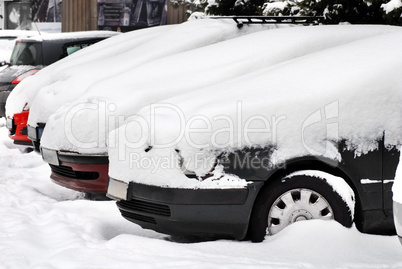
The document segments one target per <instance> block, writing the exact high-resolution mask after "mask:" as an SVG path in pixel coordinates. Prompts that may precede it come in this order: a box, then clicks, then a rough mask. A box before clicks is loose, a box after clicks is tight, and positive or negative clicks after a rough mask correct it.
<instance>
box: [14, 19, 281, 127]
mask: <svg viewBox="0 0 402 269" xmlns="http://www.w3.org/2000/svg"><path fill="white" fill-rule="evenodd" d="M284 27H285V26H284ZM267 28H276V27H275V26H272V25H271V26H267V25H255V26H252V27H245V28H244V29H241V30H239V29H238V28H237V27H236V24H235V23H234V22H233V21H228V20H225V21H219V20H202V21H194V22H188V23H183V24H180V25H169V26H159V27H153V28H148V29H143V30H137V31H133V32H129V33H124V34H121V35H119V37H114V38H111V40H107V41H103V42H101V43H102V44H95V45H96V46H91V47H89V48H86V49H85V50H81V51H79V52H78V53H79V54H77V53H75V54H74V55H72V56H69V57H67V58H65V59H63V60H62V61H59V62H58V63H56V64H53V65H51V66H49V67H47V68H45V69H43V70H41V71H40V72H38V73H37V74H36V75H35V76H33V77H30V78H28V79H29V80H28V81H26V82H25V83H24V81H25V80H24V81H23V82H22V83H20V85H18V86H17V87H16V89H14V91H13V92H12V93H11V95H10V97H9V99H8V102H7V106H6V110H7V115H8V116H12V115H13V114H15V113H19V112H20V111H22V109H23V107H24V106H25V104H26V103H28V106H30V105H31V104H32V108H34V107H35V106H38V107H41V109H36V110H35V109H31V115H30V118H29V124H31V125H33V126H36V124H37V122H46V121H47V119H48V117H49V116H50V115H51V114H53V113H54V112H55V111H56V110H57V109H58V108H59V107H60V106H62V105H63V104H66V103H68V102H72V101H75V100H76V99H77V98H78V97H79V96H81V95H82V94H84V92H85V91H87V90H90V89H91V88H93V87H94V86H93V84H95V83H96V82H98V81H100V80H105V81H106V79H107V78H112V79H113V78H115V77H117V76H118V75H120V74H123V73H125V72H134V71H132V70H133V69H135V68H136V67H138V66H140V65H142V64H144V63H147V62H150V61H154V60H157V59H160V58H163V57H165V56H169V55H172V54H175V53H180V52H184V51H187V50H191V49H193V48H196V47H202V46H207V45H209V44H212V43H216V42H219V41H222V40H226V39H230V38H234V37H236V36H239V35H244V34H247V33H249V32H254V31H259V30H263V29H267ZM98 48H99V49H98ZM83 74H85V75H84V76H83ZM121 76H123V75H121ZM133 76H134V77H135V76H136V75H135V72H134V73H133V74H130V75H127V74H126V75H124V79H123V80H125V81H126V80H127V78H128V77H129V78H131V77H133ZM67 78H68V79H67ZM115 85H116V84H113V86H112V88H113V90H115V89H114V88H115ZM39 90H40V91H41V93H39V94H38V97H37V98H36V100H37V101H33V98H34V97H35V96H36V93H37V92H38V91H39ZM108 90H109V92H111V91H110V88H109V89H108ZM50 92H52V94H48V93H50ZM51 96H53V97H51ZM48 97H50V98H52V99H51V100H49V98H48ZM44 102H46V105H44ZM35 103H36V105H35Z"/></svg>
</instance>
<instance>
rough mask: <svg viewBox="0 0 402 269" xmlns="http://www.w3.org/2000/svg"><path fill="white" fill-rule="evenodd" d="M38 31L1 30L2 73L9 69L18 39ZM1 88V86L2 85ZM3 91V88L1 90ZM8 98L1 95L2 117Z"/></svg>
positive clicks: (0, 66)
mask: <svg viewBox="0 0 402 269" xmlns="http://www.w3.org/2000/svg"><path fill="white" fill-rule="evenodd" d="M37 34H38V32H36V31H25V30H1V31H0V72H1V71H2V70H4V69H6V68H7V67H8V63H9V62H10V57H11V53H12V51H13V48H14V46H15V41H16V40H17V39H18V38H23V37H29V36H33V35H37ZM0 87H1V85H0ZM0 89H1V88H0ZM6 97H7V96H3V95H2V94H1V93H0V117H4V104H5V103H6V99H5V98H6Z"/></svg>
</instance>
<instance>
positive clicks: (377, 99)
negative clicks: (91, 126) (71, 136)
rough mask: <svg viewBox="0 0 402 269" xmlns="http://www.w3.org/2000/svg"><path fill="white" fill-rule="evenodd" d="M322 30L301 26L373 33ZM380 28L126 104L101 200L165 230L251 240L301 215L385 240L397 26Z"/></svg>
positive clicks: (397, 100)
mask: <svg viewBox="0 0 402 269" xmlns="http://www.w3.org/2000/svg"><path fill="white" fill-rule="evenodd" d="M332 27H333V28H331V27H329V26H318V27H312V28H311V29H312V30H316V31H317V33H320V35H321V37H323V35H324V34H325V32H327V33H331V34H334V36H335V32H336V29H343V30H344V31H345V32H348V31H353V29H355V30H356V29H359V31H356V32H355V34H356V35H357V34H358V33H359V32H360V31H363V30H364V29H379V28H376V27H377V26H375V27H374V28H371V27H372V26H347V27H346V26H332ZM345 27H346V28H345ZM355 27H357V28H355ZM380 28H382V27H380ZM292 30H293V29H292ZM297 30H298V31H301V30H304V29H297ZM279 31H285V30H279ZM382 31H383V32H382V34H376V35H371V36H366V37H365V38H360V39H359V38H356V39H355V40H349V42H344V43H343V44H339V45H334V46H332V47H331V46H329V47H327V48H322V50H320V51H316V52H312V53H309V54H306V55H303V56H301V57H296V58H294V59H289V60H288V61H285V62H281V63H279V64H276V65H273V66H268V67H266V68H261V69H258V70H256V71H255V72H252V73H248V74H245V75H242V76H238V77H236V78H234V79H232V80H228V81H224V82H222V83H217V84H213V85H210V86H209V87H202V88H200V89H199V90H197V91H192V92H189V93H185V94H182V95H177V96H173V97H171V98H167V99H165V100H161V101H160V102H158V103H154V104H150V105H148V106H145V107H144V108H142V109H141V110H140V111H136V110H135V109H133V110H132V113H133V114H135V116H133V117H131V118H129V119H127V120H126V122H125V124H123V125H121V126H120V127H119V128H117V129H115V130H114V131H112V132H111V133H110V135H109V137H110V138H112V139H110V142H109V147H108V153H109V176H110V180H109V185H108V193H107V195H108V196H109V197H111V198H114V199H116V200H118V203H117V206H118V208H119V209H120V211H121V214H122V216H123V217H125V218H126V219H128V220H129V221H132V222H134V223H137V224H139V225H141V226H142V227H143V228H147V229H153V230H155V231H158V232H161V233H166V234H171V235H180V236H183V235H191V236H199V235H203V236H205V235H207V236H217V237H220V238H235V239H245V238H248V239H251V240H252V241H255V242H260V241H262V240H263V239H264V237H265V236H266V235H273V234H277V233H279V232H280V231H282V230H283V229H286V227H288V226H289V225H291V224H292V223H294V222H297V221H303V220H310V219H320V220H336V221H338V222H339V223H341V224H342V225H344V226H346V227H350V226H351V225H352V224H353V223H355V225H356V227H357V228H358V229H359V230H360V231H362V232H365V233H373V234H393V233H394V232H395V228H394V223H393V218H392V193H391V187H392V183H393V180H394V178H395V171H396V167H397V164H398V162H399V156H400V151H399V146H400V145H401V143H402V117H401V115H402V114H401V106H400V104H401V101H402V100H401V94H402V77H401V76H400V70H401V68H402V51H401V50H400V46H399V44H401V42H402V30H401V29H400V28H395V27H389V26H383V28H382ZM334 36H332V37H326V39H328V40H330V39H331V38H334ZM306 38H307V35H306ZM288 40H289V37H285V35H283V36H282V41H283V42H284V43H285V44H286V43H287V41H288ZM299 49H300V50H301V49H307V47H306V46H302V47H299ZM226 68H228V69H230V66H226ZM49 134H50V133H49ZM49 138H50V136H49ZM397 212H398V211H397ZM397 214H398V213H397Z"/></svg>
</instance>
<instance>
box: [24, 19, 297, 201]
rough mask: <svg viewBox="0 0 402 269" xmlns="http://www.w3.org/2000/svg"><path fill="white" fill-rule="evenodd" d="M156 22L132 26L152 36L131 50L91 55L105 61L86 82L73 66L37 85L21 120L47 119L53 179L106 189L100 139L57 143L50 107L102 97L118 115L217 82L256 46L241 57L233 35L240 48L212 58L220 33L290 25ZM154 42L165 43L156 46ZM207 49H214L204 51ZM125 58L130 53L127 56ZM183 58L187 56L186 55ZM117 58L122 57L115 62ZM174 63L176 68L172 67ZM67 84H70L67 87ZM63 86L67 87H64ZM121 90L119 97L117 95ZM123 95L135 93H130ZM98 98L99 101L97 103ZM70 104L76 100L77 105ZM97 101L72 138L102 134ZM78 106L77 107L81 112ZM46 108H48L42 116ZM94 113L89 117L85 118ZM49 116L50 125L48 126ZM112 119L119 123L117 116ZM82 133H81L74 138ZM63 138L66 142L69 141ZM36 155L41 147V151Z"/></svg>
mask: <svg viewBox="0 0 402 269" xmlns="http://www.w3.org/2000/svg"><path fill="white" fill-rule="evenodd" d="M158 28H159V27H158ZM158 28H150V29H147V30H140V31H139V32H137V31H135V33H138V34H141V35H142V34H144V33H147V36H149V35H153V37H152V38H150V39H148V40H147V41H144V42H142V43H140V44H139V45H137V46H136V47H134V46H133V48H132V49H130V50H128V51H125V52H124V53H122V54H121V55H116V56H114V57H111V58H109V59H108V58H106V57H98V60H97V61H96V62H95V61H94V62H93V63H91V66H108V67H109V68H108V69H107V70H100V71H99V72H96V74H93V76H92V77H90V78H89V80H90V81H91V83H85V84H83V83H82V81H81V73H82V72H77V73H75V74H76V75H77V76H74V77H73V76H72V77H71V78H70V79H69V80H68V81H64V79H63V77H64V74H63V73H59V77H60V80H56V82H52V83H53V84H51V85H48V86H47V88H46V91H40V92H38V94H37V96H36V97H35V100H34V101H33V103H32V106H31V113H30V116H29V120H28V124H29V126H36V127H37V128H36V130H34V129H31V128H30V127H29V128H28V133H29V134H31V133H33V134H34V135H35V132H37V133H38V130H43V129H42V128H43V125H42V126H41V127H42V128H41V127H39V126H40V125H39V124H40V123H46V127H45V128H44V130H45V131H44V132H43V133H45V132H47V131H46V130H48V132H55V134H54V135H55V141H56V140H57V144H58V145H57V147H54V146H52V147H51V149H57V151H58V154H59V158H60V162H58V163H57V164H54V163H52V165H51V168H52V174H51V178H52V179H53V181H55V182H56V183H58V184H60V185H62V186H65V187H68V188H72V189H75V190H79V191H83V192H86V193H91V194H92V193H95V194H101V195H103V196H104V195H105V194H106V188H107V181H108V175H107V171H108V158H107V148H106V144H105V143H106V141H105V140H102V141H99V143H97V145H96V146H95V147H94V148H88V147H87V145H83V147H81V148H75V146H73V147H70V146H69V145H67V144H64V142H63V140H64V138H63V137H62V136H64V135H62V136H59V134H60V133H59V132H64V128H65V127H66V126H65V127H62V129H60V128H58V127H56V128H53V126H52V125H53V123H52V121H53V120H54V117H57V116H56V114H59V113H62V112H61V111H65V110H66V109H67V110H70V109H71V108H72V109H73V110H74V111H75V110H76V109H77V108H79V107H80V106H81V104H82V103H86V102H87V103H88V105H89V107H91V106H92V105H95V106H96V107H97V108H100V107H98V104H99V105H100V106H102V107H103V104H105V105H106V107H104V108H105V109H106V110H107V111H105V113H108V114H109V113H112V114H113V115H115V113H122V114H121V115H124V113H125V109H126V108H129V107H141V104H143V103H144V102H148V101H152V100H159V98H163V96H168V95H171V94H173V93H174V92H178V91H190V90H192V89H194V88H195V87H197V85H198V83H201V84H204V85H208V84H209V83H216V82H217V81H221V80H222V79H224V78H228V77H233V76H236V75H238V74H240V73H242V72H248V69H247V67H246V66H241V65H237V63H236V60H237V59H247V58H246V57H247V56H245V55H251V54H253V55H255V56H256V55H257V52H246V54H245V55H243V56H242V54H241V53H242V52H243V51H244V50H245V49H246V46H247V45H246V44H244V42H245V40H243V41H241V40H239V41H234V43H232V44H233V46H235V45H236V46H237V45H238V46H239V47H238V48H237V49H236V50H237V51H239V54H238V55H235V54H234V53H231V52H229V51H227V52H221V53H220V54H221V55H222V60H216V58H217V57H216V49H210V48H209V47H210V46H218V47H219V46H224V45H223V43H224V41H225V40H227V41H228V42H230V41H231V40H237V38H238V37H240V36H244V35H249V34H250V35H251V33H253V32H260V31H264V30H267V29H276V28H289V26H287V25H282V26H276V25H250V26H244V27H243V28H242V29H238V27H237V26H236V23H234V22H233V21H228V20H202V21H191V22H186V23H183V24H180V25H175V26H171V27H169V28H163V29H158ZM144 31H145V32H144ZM156 31H157V32H156ZM161 31H163V32H161ZM267 31H268V30H267ZM154 34H155V35H154ZM124 35H126V34H124ZM127 38H128V37H127ZM134 38H135V35H133V36H132V37H130V40H134ZM183 40H185V42H183ZM242 42H243V43H242ZM161 44H168V45H166V46H161ZM220 44H222V45H220ZM196 49H200V50H205V55H198V53H195V52H194V50H196ZM258 50H259V51H262V50H264V49H263V48H262V47H261V48H258ZM209 51H210V52H211V53H213V55H212V54H211V55H206V54H208V52H209ZM196 54H197V55H196ZM223 55H224V56H223ZM176 56H177V57H176ZM193 56H194V57H193ZM286 57H289V54H285V55H283V56H280V57H279V58H281V59H283V58H286ZM126 59H131V60H130V61H129V62H127V61H126ZM189 59H191V60H190V61H189ZM276 59H277V57H274V58H273V59H272V61H276ZM212 60H216V61H215V63H214V66H211V62H212ZM223 60H225V61H223ZM228 60H229V61H230V62H232V63H233V70H231V71H232V72H227V71H226V70H225V69H223V68H222V64H223V63H226V62H227V61H228ZM122 62H124V63H125V64H122ZM257 65H258V64H257V63H256V66H257ZM173 66H176V67H177V68H173ZM84 67H85V66H84ZM87 69H88V68H87ZM79 70H80V69H79ZM215 71H216V72H219V73H220V74H221V73H222V76H220V77H219V76H216V77H214V78H211V79H197V81H196V80H194V79H184V77H186V76H187V77H194V73H196V72H199V73H205V74H208V73H210V72H215ZM69 72H72V71H69ZM74 72H75V71H74ZM128 78H130V79H128ZM160 81H163V82H164V89H165V91H164V93H161V94H158V95H154V94H152V88H153V87H154V86H155V85H157V83H158V82H160ZM116 82H117V84H116ZM117 85H119V86H117ZM72 88H73V89H74V90H71V89H72ZM111 88H113V91H111V90H110V89H111ZM67 89H68V90H69V91H67ZM147 91H149V92H147ZM62 92H66V94H63V93H62ZM50 93H52V94H50ZM110 95H112V99H117V100H120V101H123V102H124V101H128V102H127V103H126V104H125V106H124V107H123V106H121V107H120V108H118V109H117V110H116V111H112V110H113V109H109V108H113V104H112V103H110V102H111V101H112V99H108V98H109V96H110ZM122 96H124V98H121V97H122ZM129 96H135V97H134V98H133V99H131V98H129ZM104 100H105V101H106V103H104ZM117 100H116V101H117ZM63 104H64V106H63ZM77 104H78V107H76V105H77ZM109 104H110V106H109ZM97 108H95V110H93V111H92V112H93V113H92V112H91V111H89V110H85V109H84V110H85V111H87V112H89V115H88V114H86V113H84V114H82V116H80V117H84V118H82V121H81V120H80V121H79V122H78V124H79V125H81V124H83V125H82V126H81V127H80V131H79V132H74V136H75V137H77V139H78V140H79V141H91V140H92V138H93V137H94V136H96V137H98V134H95V133H94V132H97V131H98V130H99V135H100V136H101V137H106V135H107V133H108V130H107V129H104V128H103V127H102V126H98V112H100V113H103V112H101V111H99V110H98V109H97ZM100 109H103V108H100ZM56 110H57V111H56ZM55 112H56V113H55ZM78 112H79V113H80V111H78ZM51 113H55V114H53V115H52V116H51V117H49V115H51ZM94 113H95V114H94ZM93 116H95V118H96V119H94V118H92V117H93ZM63 117H64V116H63ZM49 121H50V127H48V124H49ZM57 124H59V122H57ZM116 124H118V123H117V122H116ZM98 127H99V128H100V129H99V128H98ZM67 128H69V127H67ZM110 128H113V123H112V122H110ZM56 133H57V134H56ZM34 135H33V136H34ZM30 137H31V136H30ZM38 137H39V135H38ZM82 138H83V139H84V140H81V139H82ZM88 139H90V140H88ZM96 139H97V138H96ZM66 142H67V143H68V141H66ZM41 145H42V140H41ZM42 154H45V152H44V151H43V150H42Z"/></svg>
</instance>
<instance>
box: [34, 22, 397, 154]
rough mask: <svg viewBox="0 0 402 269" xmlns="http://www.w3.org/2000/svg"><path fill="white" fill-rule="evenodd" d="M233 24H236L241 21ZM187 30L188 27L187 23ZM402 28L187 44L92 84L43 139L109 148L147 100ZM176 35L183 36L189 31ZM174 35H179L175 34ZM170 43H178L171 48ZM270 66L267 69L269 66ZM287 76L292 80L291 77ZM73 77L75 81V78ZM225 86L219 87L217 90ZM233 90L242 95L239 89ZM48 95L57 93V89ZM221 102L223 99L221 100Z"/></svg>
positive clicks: (274, 33)
mask: <svg viewBox="0 0 402 269" xmlns="http://www.w3.org/2000/svg"><path fill="white" fill-rule="evenodd" d="M202 21H207V22H208V21H209V20H202ZM208 23H209V24H214V25H215V24H218V25H220V26H225V27H228V26H226V25H227V23H228V22H224V21H210V22H208ZM229 23H232V22H229ZM183 27H184V26H183ZM229 27H235V28H236V26H235V25H229ZM271 27H272V26H271ZM190 28H192V27H190ZM213 29H215V28H213ZM223 29H228V28H222V29H221V30H219V32H220V33H222V31H223ZM230 29H231V28H229V30H226V31H227V33H228V34H229V33H230V35H234V34H236V33H237V35H239V34H238V30H237V29H235V30H233V31H232V30H230ZM242 29H243V28H242ZM176 30H177V28H175V31H176ZM184 30H185V31H187V26H186V27H185V29H184ZM399 30H400V29H399V28H397V27H385V26H347V25H345V26H314V27H291V28H289V27H287V28H281V29H274V30H267V31H261V32H258V33H252V34H248V35H246V36H241V37H238V38H233V39H230V40H227V41H223V42H219V43H218V42H217V41H219V40H216V41H214V42H210V41H209V43H215V44H213V45H210V46H205V47H201V48H197V47H200V46H196V47H195V46H193V49H192V50H191V49H190V47H189V46H188V45H187V48H188V49H187V51H186V52H182V53H179V54H176V55H171V56H169V57H165V58H159V59H156V60H155V61H152V62H149V63H147V64H143V65H141V66H140V67H138V68H133V69H131V70H128V71H126V72H125V73H121V74H119V75H116V76H113V77H111V78H108V79H103V80H100V81H98V82H97V83H95V84H93V85H91V87H90V88H89V89H88V90H87V91H86V92H85V94H84V95H83V96H82V97H81V98H80V99H78V100H76V101H75V102H73V103H71V104H68V105H66V106H64V107H62V108H60V109H59V110H58V111H57V112H56V113H55V114H54V115H53V116H52V117H51V118H50V119H49V121H48V122H47V126H46V128H45V131H44V134H43V137H42V141H41V143H42V146H44V147H46V148H50V149H57V150H69V151H76V152H80V153H85V154H105V153H106V152H107V148H106V139H107V135H108V132H109V131H111V130H113V129H114V128H116V127H118V126H120V125H121V124H122V123H123V122H124V121H125V120H126V118H127V117H130V116H132V115H134V114H136V112H137V111H138V110H139V109H141V108H142V107H143V106H146V105H149V104H151V103H155V102H158V101H160V100H163V99H165V98H169V97H171V96H173V95H177V94H182V93H185V92H191V91H193V90H196V89H200V88H204V87H207V86H209V85H214V84H217V83H220V82H223V81H225V80H230V79H233V78H236V77H239V76H242V75H244V74H247V73H250V72H254V71H256V70H258V69H262V68H268V69H270V66H272V68H277V66H274V65H277V64H279V63H281V62H286V61H289V60H291V59H293V58H298V57H302V56H303V55H307V54H309V53H313V52H315V51H320V50H324V49H328V48H330V47H334V46H337V45H341V44H344V43H348V42H352V41H354V40H359V39H365V38H368V37H371V36H373V35H380V34H385V33H386V32H393V31H399ZM182 31H183V30H182ZM179 33H180V32H179ZM198 35H199V34H197V38H196V39H197V40H204V39H205V38H216V37H215V35H216V33H212V34H210V33H209V32H208V35H206V36H204V39H202V38H198ZM175 36H176V37H177V36H180V37H182V36H183V34H181V35H180V34H176V35H175ZM220 36H222V34H220ZM176 37H175V38H176ZM170 38H171V40H174V39H173V37H171V36H170ZM220 39H221V40H222V37H221V38H220ZM179 40H180V39H179ZM179 40H177V42H179ZM153 41H155V40H153ZM190 41H191V42H194V41H195V40H194V39H193V37H192V36H191V38H190V37H188V38H187V43H188V42H190ZM177 42H176V43H177ZM204 42H205V41H204ZM151 43H152V42H151ZM173 44H175V43H174V42H173ZM170 46H173V48H169V47H170ZM167 47H168V48H166V50H169V51H172V50H173V49H175V48H176V45H169V46H167ZM163 51H165V49H163ZM159 53H161V52H159ZM266 71H267V69H265V70H264V71H263V72H266ZM283 79H284V80H285V81H286V80H288V79H289V78H283ZM267 80H270V78H269V79H267ZM67 82H69V83H74V81H72V80H68V81H67ZM247 84H250V82H248V83H247ZM74 85H75V83H74ZM76 85H77V86H78V84H76ZM248 87H249V86H248V85H247V86H246V85H244V87H243V88H242V91H244V92H248ZM71 88H75V87H71ZM220 90H221V89H218V88H216V89H215V90H214V91H220ZM280 91H282V89H281V90H280ZM42 92H44V91H42ZM52 93H54V92H52ZM227 94H228V95H230V96H231V97H233V98H237V97H235V96H236V95H235V94H232V93H230V92H228V93H227ZM48 95H49V97H50V98H52V95H51V94H48ZM214 96H215V93H214V92H211V93H209V94H207V95H206V94H204V93H203V91H199V92H197V93H194V94H192V93H191V94H190V97H191V98H189V99H190V100H191V99H199V98H201V99H202V100H203V98H205V97H207V99H212V100H214V99H215V97H214ZM222 98H224V99H226V97H223V96H221V97H220V98H219V99H222ZM239 100H241V98H240V99H239ZM216 106H218V107H219V106H220V105H219V104H218V103H217V104H216ZM32 112H33V111H32ZM30 121H31V118H30Z"/></svg>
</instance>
